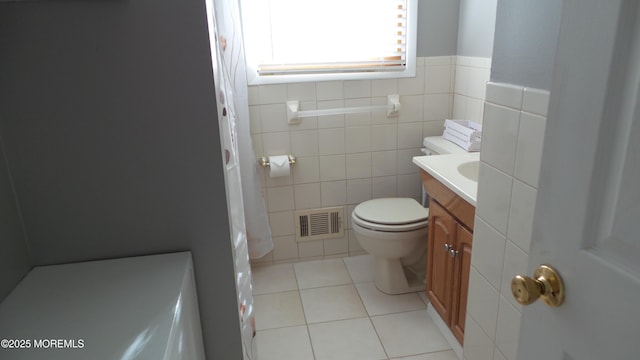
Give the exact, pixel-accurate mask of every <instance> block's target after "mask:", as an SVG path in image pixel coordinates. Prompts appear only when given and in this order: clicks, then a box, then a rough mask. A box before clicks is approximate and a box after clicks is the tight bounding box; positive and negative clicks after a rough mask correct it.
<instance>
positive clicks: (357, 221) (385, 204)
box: [351, 198, 429, 294]
mask: <svg viewBox="0 0 640 360" xmlns="http://www.w3.org/2000/svg"><path fill="white" fill-rule="evenodd" d="M428 216H429V210H428V209H425V208H424V207H422V206H421V205H420V203H418V202H417V201H416V200H414V199H411V198H381V199H373V200H368V201H365V202H363V203H361V204H359V205H358V206H356V208H355V209H354V210H353V213H352V214H351V218H352V227H353V230H354V234H355V237H356V239H357V240H358V242H359V243H360V246H362V248H363V249H364V250H365V251H367V252H368V253H369V254H371V255H372V256H373V257H374V282H375V285H376V287H377V288H378V289H379V290H380V291H382V292H384V293H386V294H404V293H409V292H416V291H420V290H423V289H424V268H425V265H426V245H427V232H428V230H427V224H428Z"/></svg>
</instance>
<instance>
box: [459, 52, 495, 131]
mask: <svg viewBox="0 0 640 360" xmlns="http://www.w3.org/2000/svg"><path fill="white" fill-rule="evenodd" d="M490 72H491V59H487V58H476V57H468V56H458V57H457V60H456V66H455V79H454V91H453V92H454V100H453V109H452V112H453V114H452V116H453V118H454V119H459V120H473V121H475V122H479V123H482V121H483V107H484V99H485V88H486V84H487V82H488V81H489V75H490Z"/></svg>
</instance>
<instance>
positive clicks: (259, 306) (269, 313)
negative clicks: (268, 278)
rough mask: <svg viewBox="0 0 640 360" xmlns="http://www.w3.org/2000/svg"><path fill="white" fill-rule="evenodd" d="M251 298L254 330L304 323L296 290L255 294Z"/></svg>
mask: <svg viewBox="0 0 640 360" xmlns="http://www.w3.org/2000/svg"><path fill="white" fill-rule="evenodd" d="M253 300H254V306H255V314H256V330H265V329H274V328H279V327H285V326H293V325H304V324H305V318H304V312H303V311H302V302H300V295H299V293H298V292H297V291H289V292H283V293H276V294H266V295H256V296H254V298H253Z"/></svg>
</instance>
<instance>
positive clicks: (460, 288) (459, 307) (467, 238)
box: [451, 225, 473, 344]
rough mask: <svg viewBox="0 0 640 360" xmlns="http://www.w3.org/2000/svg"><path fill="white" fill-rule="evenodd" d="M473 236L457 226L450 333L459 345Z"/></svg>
mask: <svg viewBox="0 0 640 360" xmlns="http://www.w3.org/2000/svg"><path fill="white" fill-rule="evenodd" d="M472 239H473V234H471V232H470V231H469V230H467V229H465V228H464V227H462V226H460V225H458V226H457V230H456V243H455V245H454V249H455V251H456V252H457V253H456V256H455V257H454V258H453V259H454V266H453V268H454V275H453V278H454V281H453V295H452V296H453V297H452V299H451V302H452V305H451V308H452V309H451V331H452V332H453V334H454V335H455V336H456V338H457V339H458V341H460V343H461V344H462V343H464V322H465V318H466V315H467V294H468V290H469V272H470V271H471V242H472Z"/></svg>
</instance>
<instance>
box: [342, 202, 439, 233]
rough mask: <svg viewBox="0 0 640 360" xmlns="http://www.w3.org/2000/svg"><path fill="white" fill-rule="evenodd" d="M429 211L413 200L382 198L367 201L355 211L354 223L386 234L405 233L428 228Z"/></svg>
mask: <svg viewBox="0 0 640 360" xmlns="http://www.w3.org/2000/svg"><path fill="white" fill-rule="evenodd" d="M428 218H429V209H425V208H423V207H422V205H420V203H418V202H417V201H416V200H414V199H411V198H382V199H373V200H368V201H365V202H363V203H361V204H359V205H358V206H356V208H355V209H354V210H353V215H352V220H353V223H354V224H356V225H359V226H361V227H364V228H367V229H370V230H375V231H385V232H404V231H411V230H415V229H420V228H423V227H426V226H427V224H428V222H429V220H428Z"/></svg>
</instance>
